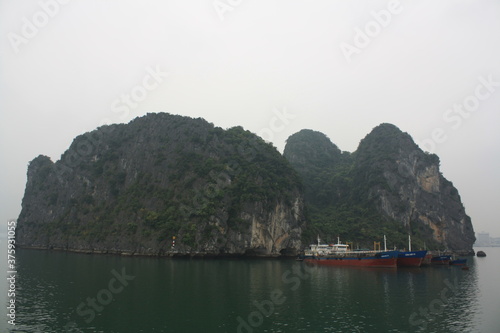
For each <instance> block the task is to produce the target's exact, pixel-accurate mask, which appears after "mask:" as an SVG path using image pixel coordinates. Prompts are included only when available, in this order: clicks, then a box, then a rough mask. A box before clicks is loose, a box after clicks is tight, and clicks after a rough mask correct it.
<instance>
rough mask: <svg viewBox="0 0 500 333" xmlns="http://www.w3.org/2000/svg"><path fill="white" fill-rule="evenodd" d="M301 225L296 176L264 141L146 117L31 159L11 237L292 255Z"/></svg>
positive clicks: (136, 249) (194, 122)
mask: <svg viewBox="0 0 500 333" xmlns="http://www.w3.org/2000/svg"><path fill="white" fill-rule="evenodd" d="M304 222H305V219H304V203H303V198H302V194H301V184H300V180H299V178H298V176H297V175H296V173H295V171H294V170H293V169H292V168H291V167H290V166H289V164H288V163H287V161H286V160H285V159H284V158H283V157H282V156H281V155H280V154H279V153H278V152H277V151H276V149H275V148H274V147H272V146H271V145H269V144H266V143H265V142H264V141H263V140H262V139H260V138H259V137H257V136H255V135H253V134H251V133H250V132H248V131H244V130H243V129H242V128H240V127H236V128H232V129H229V130H223V129H221V128H218V127H214V126H213V125H212V124H210V123H207V122H206V121H204V120H202V119H190V118H185V117H180V116H173V115H169V114H148V115H147V116H145V117H142V118H137V119H135V120H134V121H132V122H131V123H129V124H127V125H112V126H104V127H101V128H99V129H97V130H95V131H93V132H90V133H86V134H84V135H81V136H79V137H77V138H76V139H75V140H74V141H73V143H72V145H71V147H70V148H69V149H68V150H67V151H66V152H65V153H64V154H63V155H62V157H61V159H60V160H59V161H57V162H55V163H53V162H52V161H51V160H50V159H49V158H48V157H46V156H38V157H37V158H35V159H34V160H33V161H31V163H30V165H29V168H28V181H27V184H26V190H25V195H24V198H23V204H22V211H21V214H20V216H19V219H18V230H17V243H18V244H19V245H20V246H24V247H37V248H60V249H66V250H74V251H84V252H103V253H127V254H147V255H166V254H172V253H180V254H187V253H189V254H196V253H201V254H210V255H230V254H245V253H246V254H258V255H279V254H290V255H293V254H295V253H296V252H297V251H298V250H299V249H300V248H301V240H300V239H301V238H300V237H301V232H302V229H303V228H304ZM174 237H175V238H174ZM174 242H175V246H174V247H172V245H173V243H174Z"/></svg>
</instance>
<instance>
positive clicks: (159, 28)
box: [0, 0, 500, 237]
mask: <svg viewBox="0 0 500 333" xmlns="http://www.w3.org/2000/svg"><path fill="white" fill-rule="evenodd" d="M0 16H1V17H0V36H1V37H2V38H1V39H0V52H1V56H0V121H1V122H0V123H1V132H0V133H1V134H0V135H1V143H2V144H1V148H0V149H1V157H2V165H3V172H2V174H1V176H0V184H1V186H2V192H1V193H2V194H1V205H2V207H1V216H0V219H1V220H3V221H6V220H7V219H9V218H15V217H17V215H18V214H19V211H20V207H21V199H22V196H23V191H24V185H25V182H26V168H27V164H28V162H29V161H30V160H32V159H33V158H34V157H36V156H37V155H39V154H45V155H48V156H50V157H51V158H52V160H53V161H56V160H58V159H59V158H60V155H61V154H62V153H63V152H64V151H65V150H66V149H67V148H68V147H69V145H70V143H71V141H72V139H73V138H74V137H75V136H77V135H78V134H81V133H83V132H86V131H90V130H93V129H95V128H96V127H98V126H99V125H100V124H102V123H117V122H128V121H130V120H131V119H133V118H135V117H137V116H141V115H144V114H146V113H147V112H161V111H163V112H170V113H173V114H180V115H186V116H190V117H203V118H205V119H206V120H208V121H210V122H213V123H214V124H215V125H217V126H221V127H224V128H226V127H231V126H235V125H241V126H243V127H244V128H246V129H248V130H250V131H252V132H255V133H258V134H260V135H261V136H263V137H264V138H265V139H266V140H270V141H272V142H273V143H274V145H275V146H276V147H277V148H278V149H279V150H280V151H282V150H283V147H284V145H285V141H286V138H287V137H288V136H289V135H291V134H293V133H295V132H297V131H299V130H300V129H303V128H310V129H314V130H317V131H321V132H323V133H325V134H327V135H328V136H329V137H330V139H331V140H332V141H333V142H334V143H335V144H337V145H338V146H339V148H340V149H342V150H348V151H353V150H355V149H356V147H357V145H358V143H359V141H360V140H361V139H362V138H363V137H364V136H365V135H366V134H367V133H369V132H370V130H371V129H372V128H373V127H375V126H376V125H378V124H380V123H383V122H388V123H393V124H395V125H396V126H398V127H399V128H401V129H402V130H403V131H405V132H408V133H409V134H410V135H411V136H412V137H413V138H414V139H415V141H417V142H418V143H419V144H420V146H421V147H422V148H424V149H426V150H431V151H432V152H435V153H436V154H437V155H438V156H439V157H440V158H441V171H442V172H443V174H444V176H445V177H446V178H448V179H449V180H451V181H452V182H453V183H454V184H455V186H456V187H457V188H458V190H459V192H460V194H461V197H462V200H463V203H464V205H465V207H466V211H467V213H468V214H469V215H470V216H471V218H472V221H473V225H474V227H475V230H476V232H478V231H482V230H485V231H489V232H490V233H492V235H493V236H497V237H500V226H499V224H498V222H497V219H498V218H497V216H496V215H497V214H496V205H497V203H498V202H499V201H500V200H499V199H500V196H499V194H498V188H500V177H499V176H498V170H499V169H500V152H499V143H500V131H499V125H498V124H499V121H500V113H499V112H498V111H499V110H498V109H499V106H500V62H499V61H498V59H500V38H499V35H500V3H499V2H498V1H494V0H486V1H481V2H477V1H465V0H459V1H451V0H450V1H439V2H434V1H404V2H403V1H402V2H398V1H378V0H377V1H365V0H361V1H330V0H329V1H326V0H318V1H306V0H270V1H236V0H233V1H229V0H220V1H217V0H216V1H213V0H197V1H195V0H192V1H172V0H166V1H159V0H158V1H155V0H146V1H132V0H120V1H118V0H110V1H97V0H85V1H80V0H73V1H69V0H64V1H63V0H37V1H31V0H30V1H22V2H19V1H7V0H0ZM346 45H348V46H346ZM346 50H347V51H346ZM280 117H281V118H280Z"/></svg>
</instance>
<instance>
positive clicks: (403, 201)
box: [358, 124, 475, 251]
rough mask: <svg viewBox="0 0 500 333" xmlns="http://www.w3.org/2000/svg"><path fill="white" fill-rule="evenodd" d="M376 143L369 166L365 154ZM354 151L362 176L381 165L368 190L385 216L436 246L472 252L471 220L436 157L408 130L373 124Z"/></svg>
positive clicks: (376, 169)
mask: <svg viewBox="0 0 500 333" xmlns="http://www.w3.org/2000/svg"><path fill="white" fill-rule="evenodd" d="M376 147H379V153H380V155H379V156H378V157H376V158H374V159H372V161H371V162H370V163H369V164H368V163H367V161H366V160H365V159H366V158H367V157H366V155H365V154H367V153H368V152H369V151H371V152H373V150H374V149H376ZM358 152H359V156H358V160H359V162H360V163H361V164H363V165H364V167H363V168H361V169H362V170H363V172H364V173H365V174H367V175H370V176H371V177H374V176H375V175H376V174H377V173H380V172H381V170H382V169H381V168H383V169H384V171H383V172H381V173H382V175H383V177H382V178H381V181H380V183H379V184H371V186H369V187H368V188H367V192H368V196H371V197H372V198H373V200H374V202H375V204H376V206H377V207H378V209H379V210H380V211H381V212H382V213H383V214H384V215H385V216H387V217H390V218H392V219H394V220H396V221H400V222H401V223H402V224H403V225H404V228H405V229H407V230H408V231H409V232H413V233H417V234H418V235H420V236H421V237H422V239H424V240H425V241H427V243H429V244H433V243H434V244H437V247H439V248H441V249H450V250H456V251H472V245H473V243H474V241H475V237H474V230H473V228H472V223H471V219H470V217H469V216H468V215H467V214H466V213H465V208H464V206H463V205H462V203H461V200H460V196H459V194H458V191H457V189H456V188H455V187H454V186H453V184H452V183H451V182H450V181H448V180H447V179H446V178H444V177H443V175H442V174H441V172H440V171H439V158H438V157H437V156H436V155H434V154H427V153H424V152H423V151H422V150H421V149H420V148H419V147H418V146H417V145H416V144H415V143H414V142H413V140H412V139H411V137H410V136H409V135H408V134H406V133H403V132H401V131H400V130H399V129H398V128H397V127H395V126H393V125H390V124H382V125H380V126H378V127H376V128H375V129H374V130H373V131H372V132H371V133H370V134H369V135H368V136H367V137H366V138H365V139H363V140H362V141H361V143H360V145H359V147H358ZM368 154H369V155H371V153H368ZM365 179H366V178H365Z"/></svg>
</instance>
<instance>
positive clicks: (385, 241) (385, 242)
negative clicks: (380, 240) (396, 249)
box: [384, 235, 387, 251]
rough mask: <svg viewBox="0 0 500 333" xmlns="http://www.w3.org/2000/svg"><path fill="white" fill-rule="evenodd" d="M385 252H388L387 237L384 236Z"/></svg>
mask: <svg viewBox="0 0 500 333" xmlns="http://www.w3.org/2000/svg"><path fill="white" fill-rule="evenodd" d="M384 251H387V240H386V239H385V235H384Z"/></svg>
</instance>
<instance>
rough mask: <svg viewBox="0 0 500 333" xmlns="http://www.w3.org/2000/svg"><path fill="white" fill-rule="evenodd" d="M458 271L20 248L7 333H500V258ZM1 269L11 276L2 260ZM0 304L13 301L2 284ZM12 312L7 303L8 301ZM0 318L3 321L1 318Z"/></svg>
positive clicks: (492, 251) (493, 255) (475, 261)
mask: <svg viewBox="0 0 500 333" xmlns="http://www.w3.org/2000/svg"><path fill="white" fill-rule="evenodd" d="M484 250H485V251H486V253H487V254H488V257H486V258H472V257H469V259H468V261H469V263H468V265H469V266H470V270H469V271H464V270H461V269H460V268H458V267H429V268H416V269H383V268H378V269H362V268H361V269H360V268H347V267H346V268H342V267H338V268H337V267H309V266H306V265H304V264H303V263H301V262H296V261H295V260H267V259H266V260H171V259H157V258H128V257H118V256H103V255H82V254H73V253H62V252H48V251H33V250H19V251H18V252H17V253H16V255H17V257H16V261H17V262H16V263H17V271H18V273H17V278H16V304H17V308H16V323H17V325H16V326H11V325H8V324H6V323H4V322H2V324H1V325H4V327H0V328H1V329H2V330H1V331H2V332H4V331H10V332H43V333H47V332H117V333H118V332H119V333H124V332H134V333H136V332H246V333H247V332H486V333H488V332H492V333H493V332H496V333H498V332H500V291H499V289H500V288H499V285H500V282H499V281H500V248H485V249H484ZM2 269H3V271H4V272H5V271H7V269H6V266H5V262H4V261H2ZM3 283H4V284H3V285H2V290H3V292H4V293H3V294H2V295H1V296H2V298H3V299H5V300H6V301H7V295H6V293H5V290H6V288H7V286H6V284H5V281H4V282H3ZM4 304H6V303H4ZM2 311H3V312H2V315H3V316H4V318H7V317H6V315H5V313H6V309H5V306H4V309H2Z"/></svg>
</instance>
